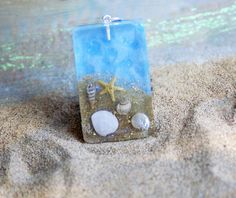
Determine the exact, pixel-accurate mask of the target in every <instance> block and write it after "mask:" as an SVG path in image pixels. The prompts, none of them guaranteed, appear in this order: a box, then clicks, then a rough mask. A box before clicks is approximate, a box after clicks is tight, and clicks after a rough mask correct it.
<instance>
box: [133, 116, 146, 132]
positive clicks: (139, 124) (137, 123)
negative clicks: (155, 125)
mask: <svg viewBox="0 0 236 198" xmlns="http://www.w3.org/2000/svg"><path fill="white" fill-rule="evenodd" d="M131 124H132V126H133V127H134V128H136V129H139V130H142V131H147V130H148V129H149V127H150V120H149V118H148V117H147V116H146V115H145V114H144V113H136V114H135V115H134V116H133V117H132V119H131Z"/></svg>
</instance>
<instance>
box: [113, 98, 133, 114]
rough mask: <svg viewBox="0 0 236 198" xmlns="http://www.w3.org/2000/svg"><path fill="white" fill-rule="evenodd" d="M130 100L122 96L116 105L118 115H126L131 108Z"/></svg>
mask: <svg viewBox="0 0 236 198" xmlns="http://www.w3.org/2000/svg"><path fill="white" fill-rule="evenodd" d="M131 106H132V105H131V102H130V100H129V99H128V98H123V99H122V100H121V101H120V102H119V104H118V105H117V107H116V110H117V112H118V113H119V114H120V115H127V114H128V113H129V112H130V110H131Z"/></svg>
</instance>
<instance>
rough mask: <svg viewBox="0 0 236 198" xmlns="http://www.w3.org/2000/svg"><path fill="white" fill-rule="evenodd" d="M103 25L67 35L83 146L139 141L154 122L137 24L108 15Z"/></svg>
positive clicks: (142, 37)
mask: <svg viewBox="0 0 236 198" xmlns="http://www.w3.org/2000/svg"><path fill="white" fill-rule="evenodd" d="M103 21H104V23H101V24H95V25H84V26H80V27H78V28H76V29H75V31H74V33H73V42H74V53H75V65H76V70H77V80H78V90H79V98H80V111H81V119H82V130H83V137H84V140H85V141H86V142H88V143H100V142H112V141H123V140H131V139H138V138H145V137H147V136H148V135H150V134H151V133H152V132H153V130H154V119H153V110H152V93H151V82H150V74H149V65H148V58H147V48H146V40H145V32H144V27H143V24H142V23H140V22H138V21H128V20H120V19H118V18H112V17H110V16H109V15H106V16H105V17H104V18H103Z"/></svg>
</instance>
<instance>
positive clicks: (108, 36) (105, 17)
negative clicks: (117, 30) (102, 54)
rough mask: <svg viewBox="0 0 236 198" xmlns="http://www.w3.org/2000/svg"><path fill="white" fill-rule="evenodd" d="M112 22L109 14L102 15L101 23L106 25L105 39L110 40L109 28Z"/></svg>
mask: <svg viewBox="0 0 236 198" xmlns="http://www.w3.org/2000/svg"><path fill="white" fill-rule="evenodd" d="M111 22H112V17H111V16H110V15H105V16H104V17H103V23H104V25H105V27H106V33H107V40H108V41H110V40H111V29H110V24H111Z"/></svg>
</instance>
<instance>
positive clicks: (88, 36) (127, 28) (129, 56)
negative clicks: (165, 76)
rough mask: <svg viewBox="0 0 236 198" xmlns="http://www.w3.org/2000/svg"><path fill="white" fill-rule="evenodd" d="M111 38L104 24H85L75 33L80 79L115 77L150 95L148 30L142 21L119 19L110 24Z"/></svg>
mask: <svg viewBox="0 0 236 198" xmlns="http://www.w3.org/2000/svg"><path fill="white" fill-rule="evenodd" d="M110 30H111V40H110V41H108V39H107V35H106V28H105V26H104V25H103V24H96V25H85V26H80V27H78V28H77V29H75V31H74V33H73V41H74V53H75V64H76V70H77V79H78V80H79V81H80V80H82V79H84V78H85V77H87V76H99V77H100V79H101V80H107V79H108V78H111V77H113V76H115V77H116V78H117V84H120V85H122V86H123V87H124V88H126V89H128V88H131V87H132V86H136V87H138V88H140V89H142V90H143V91H144V92H145V93H146V94H151V83H150V74H149V64H148V58H147V47H146V39H145V31H144V27H143V24H142V23H139V22H136V21H120V22H114V23H112V24H111V25H110Z"/></svg>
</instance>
